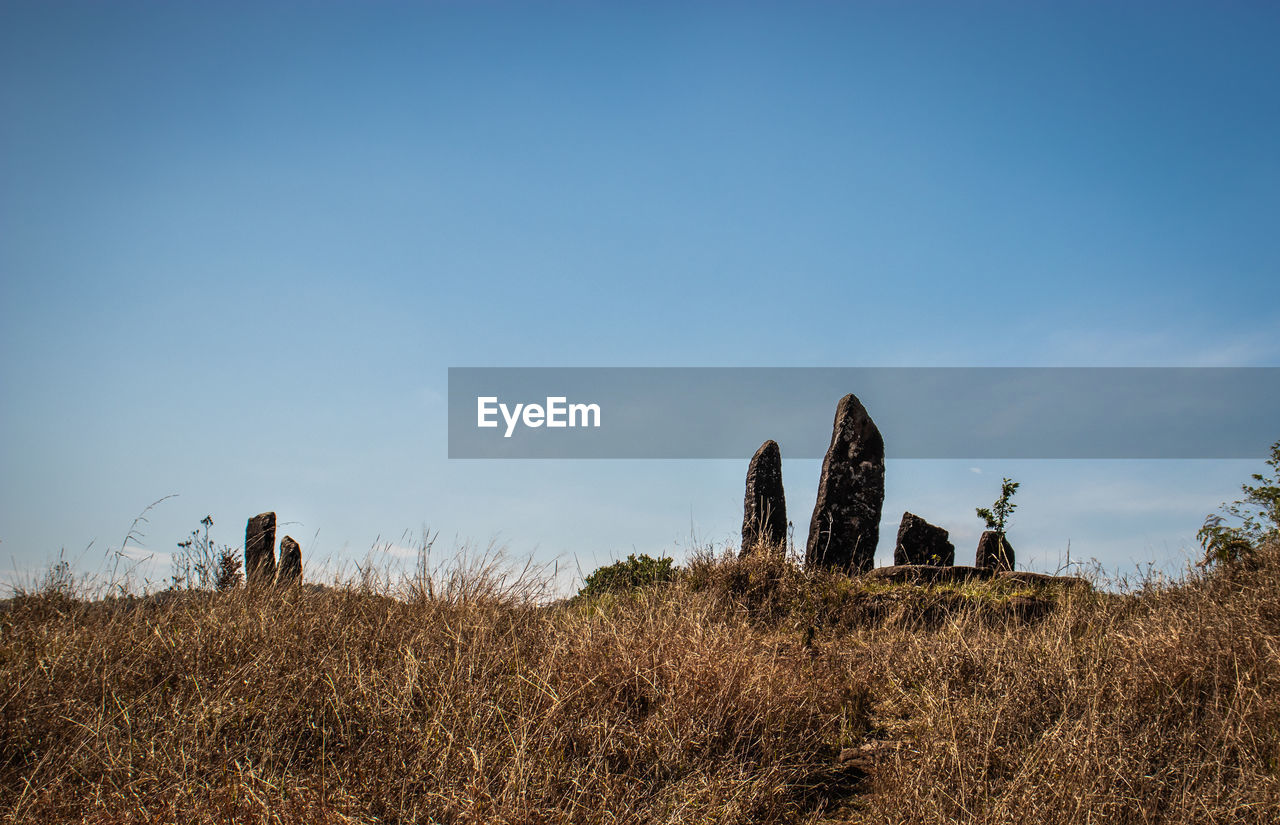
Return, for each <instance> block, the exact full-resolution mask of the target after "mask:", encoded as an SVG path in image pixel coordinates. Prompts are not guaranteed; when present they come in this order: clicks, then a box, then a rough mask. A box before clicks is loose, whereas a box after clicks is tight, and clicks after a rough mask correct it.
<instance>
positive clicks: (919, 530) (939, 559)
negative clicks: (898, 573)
mask: <svg viewBox="0 0 1280 825" xmlns="http://www.w3.org/2000/svg"><path fill="white" fill-rule="evenodd" d="M893 563H894V564H934V565H942V566H945V567H950V566H951V565H953V564H955V563H956V547H955V545H954V544H952V543H951V542H950V541H949V540H948V539H947V531H946V530H943V529H942V528H941V527H937V526H935V525H932V524H930V523H929V522H927V521H925V520H924V519H922V518H920V517H919V516H917V515H915V514H913V513H903V514H902V522H901V523H900V524H899V525H898V543H897V545H895V546H894V548H893Z"/></svg>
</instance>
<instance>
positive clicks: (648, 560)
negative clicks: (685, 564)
mask: <svg viewBox="0 0 1280 825" xmlns="http://www.w3.org/2000/svg"><path fill="white" fill-rule="evenodd" d="M673 578H675V568H674V566H673V563H672V560H671V559H669V558H666V557H665V556H664V557H663V558H659V559H655V558H653V557H652V556H649V555H647V554H645V553H641V554H640V555H639V556H636V555H635V554H632V555H629V556H627V558H626V560H625V561H616V562H614V563H613V564H610V565H607V566H605V567H601V568H599V569H597V570H596V571H595V572H594V573H592V574H591V575H589V576H587V578H586V580H585V581H584V582H583V585H582V589H581V590H579V591H578V595H579V596H581V597H585V598H592V597H594V596H599V595H602V594H604V593H626V592H630V591H632V590H635V589H637V588H640V587H647V586H650V585H654V584H662V583H664V582H669V581H671V580H672V579H673Z"/></svg>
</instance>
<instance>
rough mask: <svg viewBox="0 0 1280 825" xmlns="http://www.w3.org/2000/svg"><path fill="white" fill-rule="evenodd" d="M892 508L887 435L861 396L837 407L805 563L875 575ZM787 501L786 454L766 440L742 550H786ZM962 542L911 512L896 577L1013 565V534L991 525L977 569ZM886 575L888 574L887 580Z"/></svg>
mask: <svg viewBox="0 0 1280 825" xmlns="http://www.w3.org/2000/svg"><path fill="white" fill-rule="evenodd" d="M883 506H884V438H883V437H882V436H881V435H880V430H879V429H878V428H877V427H876V425H875V422H874V421H872V420H871V416H870V414H869V413H868V412H867V410H866V408H865V407H864V406H863V405H862V402H861V401H859V400H858V398H857V396H855V395H852V394H850V395H846V396H845V397H844V398H841V399H840V402H839V403H838V404H837V405H836V415H835V421H834V423H833V425H832V430H831V445H830V446H829V447H828V448H827V454H826V457H825V458H823V460H822V474H821V476H819V478H818V497H817V501H816V502H815V503H814V507H813V516H812V518H811V519H810V521H809V537H808V540H807V541H806V543H805V556H804V558H805V565H806V566H807V567H821V568H830V569H835V570H841V571H843V572H845V573H848V574H850V575H860V574H865V573H869V572H871V570H872V569H873V568H874V567H875V555H876V545H877V544H878V543H879V541H880V513H881V510H882V509H883ZM786 540H787V505H786V497H785V495H784V493H783V488H782V451H781V449H780V448H779V447H778V444H777V442H775V441H766V442H765V443H764V444H762V445H761V446H760V449H759V450H757V451H756V454H755V455H754V456H752V458H751V463H750V465H749V466H748V468H747V484H746V495H745V497H744V500H743V512H742V554H743V555H746V554H747V553H749V552H751V551H752V550H754V549H755V548H757V547H770V548H783V549H785V547H786ZM955 554H956V551H955V545H953V544H952V543H951V541H950V539H949V537H948V533H947V531H946V530H944V529H943V528H941V527H938V526H936V525H933V524H930V523H929V522H927V521H925V520H924V519H923V518H921V517H920V516H917V515H915V514H914V513H903V514H902V521H901V523H900V524H899V526H898V536H897V542H896V544H895V545H894V549H893V564H894V566H893V567H892V568H885V569H884V570H883V571H877V572H878V573H879V572H884V573H885V574H886V576H887V577H888V578H895V577H896V578H905V579H911V580H927V581H940V580H951V579H964V578H972V577H973V576H988V577H989V576H990V575H992V574H998V573H1007V572H1009V571H1012V570H1013V566H1014V555H1013V546H1012V545H1010V544H1009V539H1008V537H1006V536H1004V535H1000V534H997V533H996V532H994V531H991V530H988V531H987V532H985V533H983V534H982V539H981V540H980V541H979V543H978V550H977V554H976V560H975V562H974V566H973V567H956V566H955ZM884 577H885V576H881V578H884Z"/></svg>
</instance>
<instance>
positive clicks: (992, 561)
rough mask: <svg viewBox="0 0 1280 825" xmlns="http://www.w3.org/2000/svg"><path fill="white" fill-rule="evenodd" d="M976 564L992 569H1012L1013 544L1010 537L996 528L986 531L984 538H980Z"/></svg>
mask: <svg viewBox="0 0 1280 825" xmlns="http://www.w3.org/2000/svg"><path fill="white" fill-rule="evenodd" d="M974 566H975V567H985V568H988V569H990V570H1012V569H1013V545H1012V544H1010V543H1009V538H1008V537H1007V536H1003V537H1002V536H1001V535H1000V534H999V533H997V532H996V531H995V530H986V531H984V532H983V533H982V538H980V539H978V557H977V559H976V560H975V561H974Z"/></svg>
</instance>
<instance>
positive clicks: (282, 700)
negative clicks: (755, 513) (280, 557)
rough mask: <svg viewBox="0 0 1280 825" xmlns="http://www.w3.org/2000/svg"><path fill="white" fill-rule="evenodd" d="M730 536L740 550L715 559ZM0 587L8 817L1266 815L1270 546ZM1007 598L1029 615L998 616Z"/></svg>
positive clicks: (1279, 778) (1273, 664) (1271, 780)
mask: <svg viewBox="0 0 1280 825" xmlns="http://www.w3.org/2000/svg"><path fill="white" fill-rule="evenodd" d="M735 555H736V554H735ZM544 585H545V578H544V577H540V576H539V575H537V572H536V571H531V570H514V571H512V570H510V569H509V568H506V567H501V566H498V565H495V564H494V562H493V559H492V558H491V557H489V556H485V555H483V554H481V555H480V556H479V557H476V558H472V559H470V560H467V561H466V562H465V563H458V564H454V565H452V566H449V565H445V566H436V567H434V568H432V569H431V570H427V568H426V566H425V564H424V565H423V566H422V570H421V571H420V572H419V574H418V575H415V576H414V577H412V578H411V579H410V580H409V581H408V582H407V583H402V584H400V585H396V586H395V587H393V586H392V582H390V581H389V580H386V579H380V578H379V577H377V576H375V575H372V574H371V573H370V572H369V571H368V570H364V571H362V572H361V576H360V578H359V579H358V580H353V581H351V582H349V583H348V584H347V585H346V586H343V587H314V586H308V587H294V588H290V589H286V590H282V591H268V592H247V591H246V590H244V589H243V588H241V589H235V590H230V591H227V592H201V591H190V592H179V593H167V594H161V595H156V596H150V597H145V598H137V597H120V598H107V599H98V600H92V601H91V600H85V599H79V598H76V597H75V594H73V593H68V592H65V588H64V589H63V590H58V589H49V590H47V591H44V592H39V593H29V594H24V595H21V596H19V597H16V598H14V599H12V600H9V601H8V602H7V603H5V605H4V607H3V608H2V609H0V815H3V816H5V817H6V818H7V819H8V820H9V821H13V822H73V821H74V822H81V821H84V822H209V823H214V822H218V823H222V822H237V823H240V822H263V823H265V822H282V821H283V822H308V823H310V822H316V823H325V822H332V823H338V822H360V823H373V822H382V823H393V822H394V823H408V822H458V823H462V822H521V823H524V822H528V823H536V822H672V823H684V822H726V823H728V822H744V823H745V822H764V823H768V822H819V821H831V822H836V821H839V822H843V821H851V822H885V823H888V822H956V821H964V822H989V823H1014V822H1040V823H1045V825H1051V823H1059V822H1103V821H1105V822H1171V823H1172V822H1179V823H1180V822H1259V823H1262V822H1274V821H1276V819H1277V817H1278V816H1280V775H1278V773H1277V765H1278V763H1280V590H1278V587H1280V550H1278V549H1277V548H1275V547H1268V548H1265V549H1264V552H1263V553H1261V554H1260V556H1259V560H1258V562H1257V564H1256V565H1255V568H1254V569H1251V570H1236V571H1234V572H1233V571H1228V572H1226V573H1223V574H1219V575H1214V576H1206V575H1192V576H1189V577H1188V578H1187V579H1186V580H1184V581H1181V582H1177V583H1171V584H1163V585H1160V584H1156V583H1153V584H1152V585H1151V586H1149V587H1147V588H1145V589H1142V590H1139V591H1137V592H1134V593H1132V594H1127V595H1114V594H1106V593H1095V592H1092V591H1090V590H1088V589H1080V588H1076V589H1069V590H1064V591H1056V590H1053V591H1034V590H1030V589H1027V588H1022V589H1018V588H1017V587H1015V586H1011V585H996V584H991V585H975V586H966V587H963V588H946V587H933V588H918V587H909V586H885V585H875V586H873V585H871V584H862V583H859V582H857V581H850V580H848V579H844V578H843V577H840V576H835V575H831V574H808V573H805V572H803V571H800V570H798V569H796V568H795V567H793V566H791V565H790V564H789V563H788V562H787V561H785V560H784V559H782V558H779V557H778V556H776V555H774V556H761V557H748V558H746V559H736V558H730V557H723V558H713V557H702V558H698V559H695V560H693V561H692V562H691V563H690V564H689V565H688V566H687V567H686V569H685V571H684V572H683V574H682V575H681V576H680V577H679V578H678V579H677V580H676V581H675V582H673V583H670V584H666V585H661V586H657V587H653V588H649V589H644V590H640V591H637V592H635V593H633V594H610V595H606V596H602V597H599V598H594V599H585V600H574V601H570V602H557V603H552V604H548V603H547V600H546V592H545V587H544ZM1028 605H1032V606H1033V607H1034V609H1028V607H1027V606H1028Z"/></svg>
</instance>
